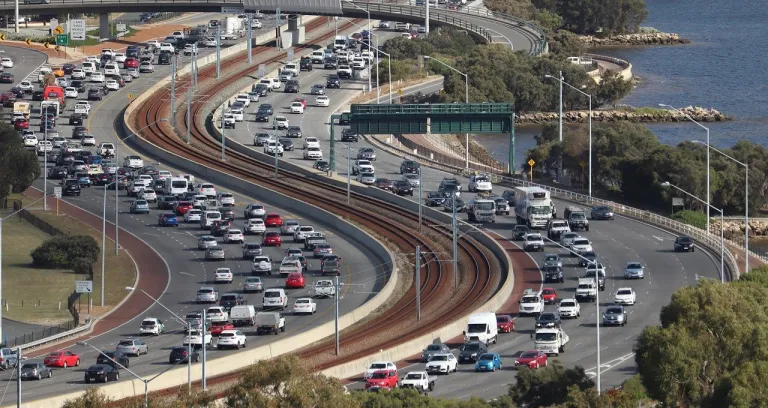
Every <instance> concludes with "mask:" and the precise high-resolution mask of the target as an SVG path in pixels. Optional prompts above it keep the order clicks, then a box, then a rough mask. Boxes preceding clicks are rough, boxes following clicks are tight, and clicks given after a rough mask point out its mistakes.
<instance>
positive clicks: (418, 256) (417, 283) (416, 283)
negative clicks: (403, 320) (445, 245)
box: [413, 245, 421, 320]
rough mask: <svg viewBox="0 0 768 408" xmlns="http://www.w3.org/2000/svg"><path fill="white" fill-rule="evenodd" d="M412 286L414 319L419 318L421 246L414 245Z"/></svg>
mask: <svg viewBox="0 0 768 408" xmlns="http://www.w3.org/2000/svg"><path fill="white" fill-rule="evenodd" d="M413 287H414V288H416V320H421V248H420V247H419V246H418V245H416V280H415V281H414V284H413Z"/></svg>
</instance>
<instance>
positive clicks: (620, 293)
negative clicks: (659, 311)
mask: <svg viewBox="0 0 768 408" xmlns="http://www.w3.org/2000/svg"><path fill="white" fill-rule="evenodd" d="M636 299H637V296H636V295H635V291H634V289H632V288H619V290H617V291H616V296H614V297H613V303H616V304H617V305H629V306H632V305H634V304H635V300H636Z"/></svg>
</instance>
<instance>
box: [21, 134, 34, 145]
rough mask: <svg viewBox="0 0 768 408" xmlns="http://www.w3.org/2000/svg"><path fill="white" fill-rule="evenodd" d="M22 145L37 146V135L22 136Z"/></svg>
mask: <svg viewBox="0 0 768 408" xmlns="http://www.w3.org/2000/svg"><path fill="white" fill-rule="evenodd" d="M24 147H37V136H34V135H27V136H24Z"/></svg>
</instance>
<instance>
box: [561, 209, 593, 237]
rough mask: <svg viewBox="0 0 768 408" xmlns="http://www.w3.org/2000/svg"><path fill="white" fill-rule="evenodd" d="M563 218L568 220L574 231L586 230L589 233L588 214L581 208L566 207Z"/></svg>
mask: <svg viewBox="0 0 768 408" xmlns="http://www.w3.org/2000/svg"><path fill="white" fill-rule="evenodd" d="M563 218H565V219H566V220H568V223H569V224H570V226H571V229H572V230H586V231H589V220H588V219H587V212H586V211H584V209H583V208H580V207H566V208H565V213H564V214H563Z"/></svg>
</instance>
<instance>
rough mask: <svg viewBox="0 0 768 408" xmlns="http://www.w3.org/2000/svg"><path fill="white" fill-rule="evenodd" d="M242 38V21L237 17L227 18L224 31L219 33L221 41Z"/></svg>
mask: <svg viewBox="0 0 768 408" xmlns="http://www.w3.org/2000/svg"><path fill="white" fill-rule="evenodd" d="M242 36H243V21H242V20H240V19H239V18H237V17H227V19H226V20H224V29H223V30H222V31H221V39H222V40H236V39H238V38H240V37H242Z"/></svg>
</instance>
